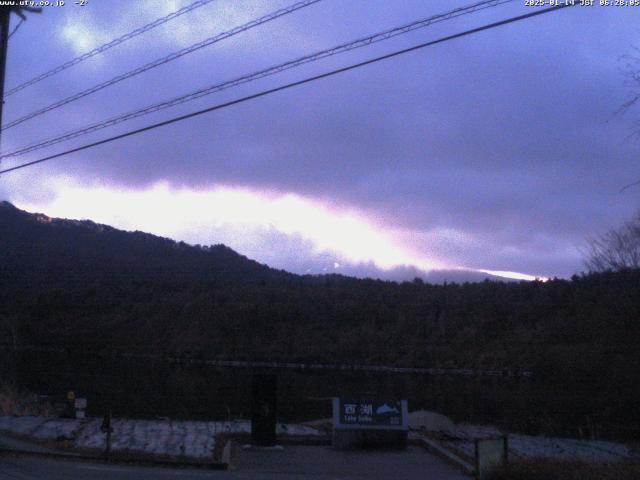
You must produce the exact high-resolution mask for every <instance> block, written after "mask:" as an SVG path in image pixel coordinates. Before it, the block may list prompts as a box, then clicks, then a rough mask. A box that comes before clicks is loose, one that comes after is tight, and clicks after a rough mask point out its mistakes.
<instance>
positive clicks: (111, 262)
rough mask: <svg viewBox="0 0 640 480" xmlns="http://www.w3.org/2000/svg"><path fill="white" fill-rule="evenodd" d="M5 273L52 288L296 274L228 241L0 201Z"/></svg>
mask: <svg viewBox="0 0 640 480" xmlns="http://www.w3.org/2000/svg"><path fill="white" fill-rule="evenodd" d="M0 272H1V273H2V274H3V277H4V278H5V279H9V278H11V279H12V281H14V282H21V281H29V282H34V281H36V282H46V283H47V284H48V285H49V286H53V285H58V286H63V285H67V284H70V283H82V282H85V281H87V279H92V280H100V281H104V280H107V279H109V278H120V279H121V278H122V277H123V276H126V277H128V278H130V279H137V280H149V279H165V280H171V281H183V280H191V281H193V280H201V281H210V280H225V281H247V282H255V281H266V280H283V279H286V278H288V277H289V276H290V275H291V274H289V273H286V272H284V271H280V270H275V269H272V268H269V267H267V266H266V265H262V264H260V263H258V262H255V261H253V260H250V259H248V258H246V257H244V256H242V255H240V254H238V253H236V252H235V251H233V250H232V249H230V248H229V247H227V246H225V245H211V246H192V245H188V244H186V243H184V242H176V241H174V240H171V239H168V238H163V237H158V236H156V235H152V234H149V233H143V232H139V231H135V232H126V231H123V230H118V229H116V228H113V227H110V226H108V225H102V224H99V223H94V222H92V221H90V220H66V219H59V218H50V217H48V216H47V215H44V214H42V213H28V212H25V211H23V210H20V209H18V208H16V207H15V206H14V205H12V204H11V203H9V202H6V201H3V202H0Z"/></svg>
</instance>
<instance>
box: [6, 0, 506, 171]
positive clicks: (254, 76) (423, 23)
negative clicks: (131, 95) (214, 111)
mask: <svg viewBox="0 0 640 480" xmlns="http://www.w3.org/2000/svg"><path fill="white" fill-rule="evenodd" d="M512 1H514V0H484V1H481V2H478V3H474V4H472V5H468V6H466V7H460V8H456V9H454V10H451V11H448V12H445V13H441V14H438V15H434V16H431V17H428V18H424V19H421V20H417V21H414V22H411V23H409V24H406V25H402V26H400V27H395V28H391V29H388V30H384V31H382V32H378V33H375V34H373V35H369V36H367V37H362V38H359V39H357V40H353V41H351V42H347V43H343V44H341V45H338V46H335V47H332V48H329V49H326V50H320V51H318V52H315V53H313V54H310V55H306V56H303V57H299V58H297V59H295V60H290V61H288V62H285V63H281V64H279V65H276V66H272V67H269V68H267V69H264V70H260V71H258V72H254V73H251V74H248V75H243V76H241V77H238V78H235V79H233V80H228V81H225V82H223V83H219V84H215V85H210V86H208V87H205V88H203V89H200V90H197V91H195V92H191V93H189V94H186V95H182V96H180V97H176V98H173V99H171V100H167V101H164V102H161V103H158V104H154V105H150V106H148V107H144V108H141V109H138V110H134V111H132V112H129V113H126V114H123V115H119V116H117V117H112V118H110V119H107V120H104V121H102V122H98V123H95V124H92V125H89V126H87V127H83V128H80V129H77V130H74V131H71V132H68V133H65V134H63V135H60V136H58V137H55V138H52V139H49V140H44V141H41V142H38V143H35V144H31V145H28V146H24V147H20V148H18V149H16V150H14V151H11V152H8V153H3V154H1V155H0V159H3V158H8V157H16V156H20V155H24V154H26V153H29V152H33V151H35V150H40V149H42V148H46V147H49V146H51V145H55V144H57V143H60V142H63V141H67V140H71V139H73V138H76V137H79V136H82V135H86V134H89V133H93V132H96V131H98V130H101V129H103V128H107V127H111V126H114V125H117V124H119V123H122V122H125V121H127V120H132V119H134V118H138V117H141V116H144V115H147V114H149V113H153V112H157V111H160V110H164V109H166V108H169V107H173V106H176V105H179V104H182V103H186V102H189V101H191V100H195V99H197V98H200V97H203V96H206V95H210V94H212V93H215V92H219V91H222V90H226V89H228V88H232V87H236V86H239V85H242V84H244V83H248V82H251V81H254V80H259V79H261V78H264V77H267V76H271V75H274V74H277V73H280V72H283V71H285V70H289V69H291V68H295V67H298V66H301V65H304V64H306V63H310V62H314V61H317V60H320V59H323V58H326V57H330V56H333V55H337V54H340V53H344V52H348V51H350V50H354V49H357V48H361V47H366V46H368V45H371V44H373V43H377V42H380V41H383V40H387V39H390V38H393V37H395V36H398V35H401V34H405V33H408V32H411V31H413V30H417V29H419V28H424V27H427V26H429V25H432V24H434V23H439V22H442V21H445V20H451V19H453V18H456V17H460V16H463V15H468V14H471V13H475V12H478V11H480V10H484V9H487V8H492V7H496V6H498V5H502V4H504V3H509V2H512Z"/></svg>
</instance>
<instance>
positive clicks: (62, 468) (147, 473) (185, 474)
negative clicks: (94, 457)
mask: <svg viewBox="0 0 640 480" xmlns="http://www.w3.org/2000/svg"><path fill="white" fill-rule="evenodd" d="M0 479H2V480H35V479H39V480H40V479H42V480H70V479H78V480H134V479H135V480H168V479H178V480H181V479H194V480H199V479H202V480H204V479H211V480H216V479H229V480H285V479H286V480H294V479H300V480H378V479H379V480H382V479H385V480H386V479H394V480H396V479H397V480H403V479H406V480H413V479H416V480H417V479H420V480H425V479H426V480H469V477H467V476H464V475H462V474H461V473H459V472H458V471H457V470H455V469H454V468H452V467H450V466H449V465H448V464H446V463H444V462H443V461H441V460H440V459H438V458H437V457H434V456H433V455H431V454H429V453H427V452H426V451H424V450H423V449H421V448H417V447H416V448H410V449H409V450H408V451H407V452H337V451H334V450H331V449H330V448H328V447H285V448H284V450H282V451H264V450H249V451H242V452H241V453H240V458H239V461H238V466H237V468H236V469H234V470H231V471H226V472H225V471H211V470H199V469H170V468H147V467H135V466H129V465H113V464H109V465H107V464H92V463H78V462H75V461H66V460H59V461H58V460H48V459H41V458H33V457H32V458H14V457H6V456H5V457H0Z"/></svg>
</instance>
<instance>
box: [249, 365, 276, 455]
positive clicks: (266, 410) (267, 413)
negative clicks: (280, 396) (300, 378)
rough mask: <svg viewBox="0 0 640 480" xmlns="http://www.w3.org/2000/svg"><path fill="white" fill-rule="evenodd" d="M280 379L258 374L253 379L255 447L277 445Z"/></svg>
mask: <svg viewBox="0 0 640 480" xmlns="http://www.w3.org/2000/svg"><path fill="white" fill-rule="evenodd" d="M277 382H278V378H277V377H276V376H275V375H272V374H256V375H254V376H253V378H252V379H251V441H252V442H253V443H254V444H255V445H263V446H268V445H275V443H276V422H277V407H278V405H277V388H278V387H277V385H278V383H277Z"/></svg>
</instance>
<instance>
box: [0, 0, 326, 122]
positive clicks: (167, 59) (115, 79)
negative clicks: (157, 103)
mask: <svg viewBox="0 0 640 480" xmlns="http://www.w3.org/2000/svg"><path fill="white" fill-rule="evenodd" d="M320 1H321V0H303V1H301V2H297V3H294V4H293V5H290V6H288V7H285V8H282V9H280V10H276V11H275V12H272V13H269V14H267V15H265V16H263V17H260V18H258V19H256V20H252V21H250V22H248V23H245V24H244V25H241V26H239V27H235V28H232V29H231V30H228V31H226V32H222V33H219V34H217V35H214V36H213V37H209V38H207V39H206V40H203V41H201V42H198V43H195V44H193V45H191V46H189V47H186V48H183V49H181V50H178V51H177V52H173V53H171V54H169V55H167V56H165V57H162V58H159V59H157V60H154V61H153V62H149V63H147V64H145V65H143V66H141V67H138V68H136V69H134V70H131V71H129V72H126V73H123V74H121V75H118V76H116V77H113V78H112V79H110V80H107V81H106V82H102V83H100V84H98V85H95V86H93V87H91V88H88V89H86V90H83V91H82V92H79V93H76V94H74V95H71V96H70V97H67V98H64V99H62V100H60V101H58V102H55V103H52V104H51V105H48V106H46V107H43V108H41V109H40V110H36V111H34V112H31V113H28V114H27V115H25V116H23V117H20V118H18V119H16V120H13V121H12V122H9V123H7V124H6V125H3V126H2V130H8V129H10V128H12V127H15V126H16V125H19V124H21V123H23V122H26V121H27V120H30V119H32V118H34V117H38V116H40V115H43V114H45V113H47V112H50V111H51V110H55V109H56V108H60V107H62V106H63V105H67V104H68V103H71V102H74V101H76V100H79V99H81V98H83V97H86V96H88V95H91V94H93V93H96V92H98V91H100V90H103V89H105V88H107V87H110V86H111V85H115V84H116V83H119V82H122V81H123V80H127V79H129V78H132V77H135V76H137V75H140V74H141V73H144V72H146V71H148V70H151V69H153V68H156V67H159V66H160V65H164V64H165V63H169V62H171V61H173V60H176V59H178V58H180V57H182V56H184V55H187V54H189V53H193V52H195V51H197V50H200V49H201V48H204V47H208V46H210V45H213V44H214V43H218V42H220V41H222V40H225V39H227V38H229V37H233V36H234V35H238V34H239V33H242V32H245V31H247V30H250V29H252V28H254V27H257V26H258V25H262V24H264V23H267V22H270V21H272V20H275V19H277V18H280V17H282V16H284V15H288V14H290V13H293V12H295V11H297V10H300V9H302V8H306V7H308V6H310V5H313V4H314V3H318V2H320Z"/></svg>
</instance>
